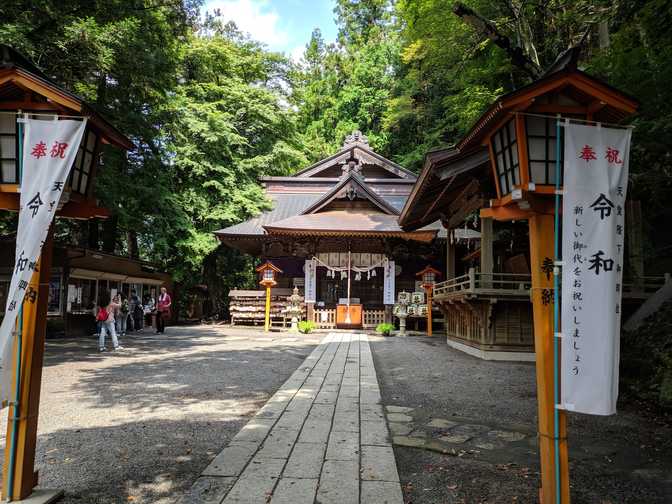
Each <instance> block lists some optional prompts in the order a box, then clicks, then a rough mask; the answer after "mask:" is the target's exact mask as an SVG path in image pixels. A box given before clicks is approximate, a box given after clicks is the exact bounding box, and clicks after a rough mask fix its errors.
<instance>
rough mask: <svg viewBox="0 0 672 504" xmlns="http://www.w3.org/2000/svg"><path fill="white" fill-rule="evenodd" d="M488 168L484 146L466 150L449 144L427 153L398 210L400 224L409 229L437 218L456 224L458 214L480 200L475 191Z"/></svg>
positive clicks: (480, 184) (479, 186)
mask: <svg viewBox="0 0 672 504" xmlns="http://www.w3.org/2000/svg"><path fill="white" fill-rule="evenodd" d="M488 169H489V158H488V151H487V149H485V148H481V147H477V148H474V149H468V150H466V151H461V150H459V149H456V148H451V149H443V150H437V151H433V152H430V153H428V154H427V155H426V156H425V162H424V164H423V168H422V172H421V173H420V177H419V178H418V181H417V182H416V184H415V186H414V187H413V191H412V192H411V194H410V196H409V198H408V199H407V201H406V203H405V205H404V208H403V209H402V211H401V215H400V217H399V224H400V226H401V227H402V228H403V229H405V230H407V231H411V230H414V229H418V228H420V227H422V226H425V225H427V224H428V223H430V222H435V221H437V220H443V221H444V223H446V224H452V225H451V226H450V227H455V226H456V225H457V224H460V221H461V218H462V216H466V215H467V214H468V213H469V212H470V211H472V210H474V208H472V207H473V206H474V205H476V204H479V205H480V203H481V202H482V200H481V198H480V196H479V193H480V192H481V186H482V185H483V184H485V183H487V180H488V176H487V175H488V173H489V172H488ZM479 208H480V207H479ZM456 221H457V222H456Z"/></svg>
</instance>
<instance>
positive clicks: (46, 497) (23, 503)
mask: <svg viewBox="0 0 672 504" xmlns="http://www.w3.org/2000/svg"><path fill="white" fill-rule="evenodd" d="M61 497H63V490H49V489H47V488H36V489H34V490H33V493H32V494H30V495H29V496H28V497H26V498H25V499H23V500H17V501H12V502H16V503H17V504H51V503H52V502H56V501H58V500H60V499H61Z"/></svg>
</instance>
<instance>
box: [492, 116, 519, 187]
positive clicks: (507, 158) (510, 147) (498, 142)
mask: <svg viewBox="0 0 672 504" xmlns="http://www.w3.org/2000/svg"><path fill="white" fill-rule="evenodd" d="M492 150H493V152H494V154H495V165H496V166H495V167H496V170H497V178H498V180H499V189H500V191H501V192H502V196H504V195H506V194H509V193H510V192H511V191H512V190H513V187H514V186H515V185H517V184H520V180H519V178H520V175H519V173H520V170H519V168H518V167H519V161H518V142H517V140H516V127H515V124H514V121H513V119H512V120H511V121H509V122H508V123H507V124H506V125H505V126H503V127H502V128H500V129H499V131H497V132H496V133H495V134H494V135H493V137H492Z"/></svg>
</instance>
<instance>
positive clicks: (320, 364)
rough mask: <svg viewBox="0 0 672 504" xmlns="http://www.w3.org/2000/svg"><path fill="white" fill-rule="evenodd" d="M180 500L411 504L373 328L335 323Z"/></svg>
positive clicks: (212, 503) (234, 503)
mask: <svg viewBox="0 0 672 504" xmlns="http://www.w3.org/2000/svg"><path fill="white" fill-rule="evenodd" d="M179 502H180V503H181V504H195V503H204V504H215V503H216V504H252V503H253V504H257V503H262V504H268V503H271V504H285V503H287V504H304V503H305V504H358V503H362V504H402V503H403V498H402V495H401V488H400V484H399V475H398V473H397V466H396V462H395V459H394V452H393V450H392V445H391V442H390V438H389V433H388V430H387V425H386V422H385V412H384V410H383V406H382V404H381V397H380V388H379V387H378V379H377V377H376V370H375V367H374V365H373V357H372V355H371V349H370V347H369V342H368V339H367V337H366V335H363V334H344V333H330V334H328V335H327V336H326V337H325V338H324V339H323V340H322V341H321V343H320V344H319V345H318V347H317V348H316V349H315V350H314V351H313V352H312V354H311V355H310V356H308V358H307V359H306V360H305V361H304V362H303V364H302V365H301V366H300V367H299V369H297V370H296V371H295V372H294V374H292V376H291V377H290V378H289V380H287V381H286V382H285V383H284V385H283V386H282V387H280V389H279V390H278V391H277V393H276V394H275V395H274V396H273V397H272V398H271V399H270V400H269V401H268V402H267V403H266V405H264V407H263V408H262V409H261V410H259V412H258V413H257V414H256V416H255V417H254V418H253V419H252V420H250V422H249V423H248V424H247V425H246V426H245V427H243V429H242V430H241V431H240V432H239V433H238V434H237V435H236V436H235V437H234V439H233V440H232V441H231V443H230V444H229V445H228V446H227V447H226V448H224V450H222V452H221V453H219V455H217V457H215V459H214V460H213V461H212V463H211V464H210V465H209V466H208V467H207V468H206V469H205V470H204V471H203V473H202V474H201V476H200V477H199V478H198V479H197V480H196V482H195V483H194V485H193V487H192V489H191V491H190V493H189V494H188V495H186V496H184V497H183V498H182V499H181V500H180V501H179Z"/></svg>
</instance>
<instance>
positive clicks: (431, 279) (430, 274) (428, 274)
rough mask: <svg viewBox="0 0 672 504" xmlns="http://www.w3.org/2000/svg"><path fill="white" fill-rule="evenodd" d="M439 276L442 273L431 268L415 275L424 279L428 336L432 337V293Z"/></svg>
mask: <svg viewBox="0 0 672 504" xmlns="http://www.w3.org/2000/svg"><path fill="white" fill-rule="evenodd" d="M439 275H441V272H440V271H439V270H437V269H436V268H432V267H431V266H427V267H425V269H423V270H422V271H418V272H417V273H416V274H415V276H419V277H420V278H422V288H423V289H425V295H426V296H427V336H430V337H431V336H432V293H433V291H434V284H435V283H436V277H437V276H439Z"/></svg>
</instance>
